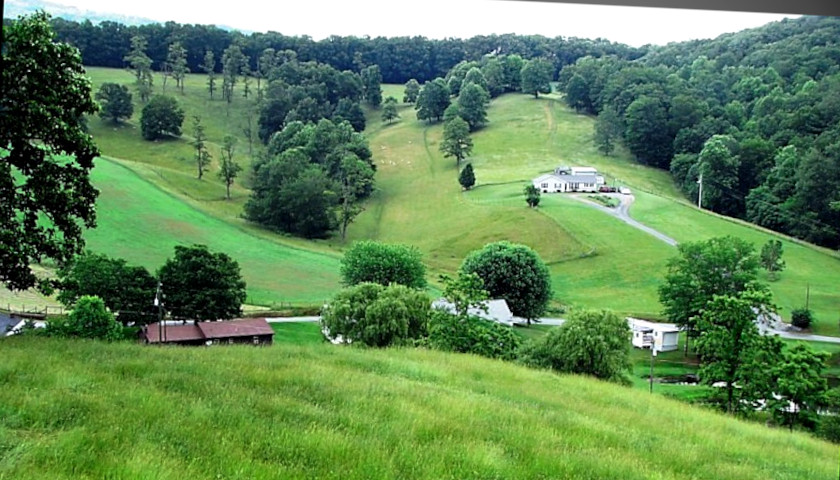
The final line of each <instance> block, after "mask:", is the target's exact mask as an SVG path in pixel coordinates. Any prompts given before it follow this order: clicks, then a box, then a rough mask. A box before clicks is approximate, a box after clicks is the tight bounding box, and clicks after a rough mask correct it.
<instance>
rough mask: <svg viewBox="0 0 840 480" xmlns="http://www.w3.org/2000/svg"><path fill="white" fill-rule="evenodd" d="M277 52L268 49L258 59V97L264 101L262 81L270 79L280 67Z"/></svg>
mask: <svg viewBox="0 0 840 480" xmlns="http://www.w3.org/2000/svg"><path fill="white" fill-rule="evenodd" d="M277 63H278V58H277V51H276V50H274V49H273V48H270V47H269V48H266V49H264V50H263V51H262V53H261V54H260V56H259V58H257V71H256V74H257V97H258V98H259V99H260V100H262V87H261V85H260V81H261V79H263V78H265V79H268V78H269V77H270V76H271V75H272V73H273V72H274V69H276V68H277V67H278V64H277Z"/></svg>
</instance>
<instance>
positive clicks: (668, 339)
mask: <svg viewBox="0 0 840 480" xmlns="http://www.w3.org/2000/svg"><path fill="white" fill-rule="evenodd" d="M627 323H628V324H629V325H630V329H631V330H632V331H633V346H634V347H636V348H654V346H655V347H656V351H657V352H670V351H672V350H676V349H677V348H679V342H680V329H679V328H677V326H676V325H674V324H671V323H656V322H648V321H647V320H640V319H638V318H631V317H627Z"/></svg>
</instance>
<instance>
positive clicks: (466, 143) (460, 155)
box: [440, 117, 473, 165]
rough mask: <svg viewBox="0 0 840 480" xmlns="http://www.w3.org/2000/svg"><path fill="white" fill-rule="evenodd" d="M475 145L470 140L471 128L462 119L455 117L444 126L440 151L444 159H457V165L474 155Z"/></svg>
mask: <svg viewBox="0 0 840 480" xmlns="http://www.w3.org/2000/svg"><path fill="white" fill-rule="evenodd" d="M472 149H473V143H472V138H470V126H469V125H467V122H465V121H464V120H463V119H461V117H455V118H453V119H452V120H450V121H448V122H446V123H445V124H444V125H443V141H442V142H440V151H441V152H443V156H444V157H455V164H456V165H460V164H461V160H463V159H464V158H466V157H467V156H469V155H470V154H471V153H472Z"/></svg>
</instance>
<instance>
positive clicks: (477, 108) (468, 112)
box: [458, 70, 490, 130]
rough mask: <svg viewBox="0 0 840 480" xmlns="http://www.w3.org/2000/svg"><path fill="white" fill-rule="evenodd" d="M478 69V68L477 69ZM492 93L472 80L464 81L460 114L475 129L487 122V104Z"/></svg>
mask: <svg viewBox="0 0 840 480" xmlns="http://www.w3.org/2000/svg"><path fill="white" fill-rule="evenodd" d="M476 71H477V70H476ZM489 103H490V94H489V93H487V90H485V89H484V88H483V87H482V86H480V85H477V84H475V83H472V82H466V81H465V82H464V84H463V86H462V87H461V94H460V95H458V115H459V116H460V117H461V118H463V119H464V121H466V122H467V124H469V126H470V130H475V129H477V128H478V127H481V126H482V125H484V124H485V123H487V104H489Z"/></svg>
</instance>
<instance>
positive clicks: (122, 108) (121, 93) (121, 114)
mask: <svg viewBox="0 0 840 480" xmlns="http://www.w3.org/2000/svg"><path fill="white" fill-rule="evenodd" d="M96 100H97V101H98V102H99V106H100V110H99V116H100V117H102V118H103V119H110V120H111V121H112V122H114V123H119V122H120V119H123V118H131V115H133V114H134V105H133V104H132V103H131V93H129V91H128V87H126V86H125V85H118V84H116V83H111V82H105V83H103V84H102V85H101V86H100V87H99V91H98V92H96Z"/></svg>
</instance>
